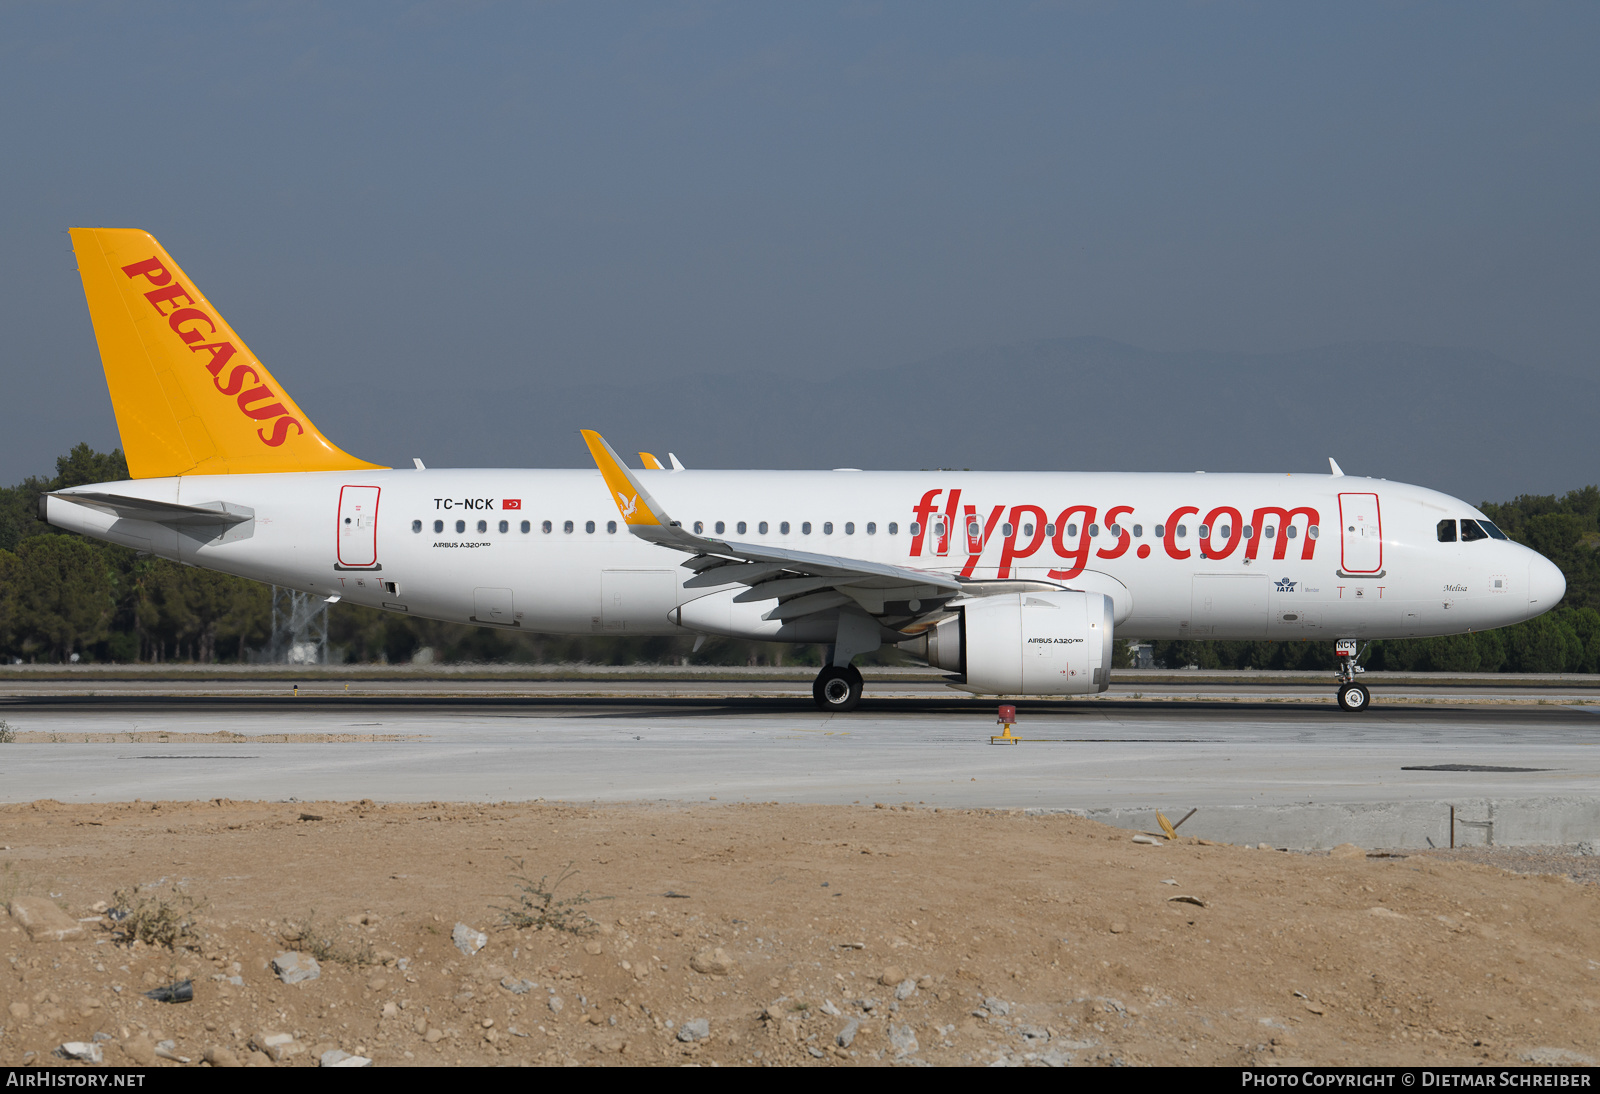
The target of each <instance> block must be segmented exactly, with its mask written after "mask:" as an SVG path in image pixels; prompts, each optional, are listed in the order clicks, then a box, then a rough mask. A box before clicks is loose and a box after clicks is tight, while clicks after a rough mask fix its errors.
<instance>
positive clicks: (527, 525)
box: [522, 520, 548, 535]
mask: <svg viewBox="0 0 1600 1094" xmlns="http://www.w3.org/2000/svg"><path fill="white" fill-rule="evenodd" d="M546 530H547V531H548V529H546ZM531 531H533V522H532V521H527V520H525V521H523V522H522V534H523V535H527V534H528V533H529V532H531Z"/></svg>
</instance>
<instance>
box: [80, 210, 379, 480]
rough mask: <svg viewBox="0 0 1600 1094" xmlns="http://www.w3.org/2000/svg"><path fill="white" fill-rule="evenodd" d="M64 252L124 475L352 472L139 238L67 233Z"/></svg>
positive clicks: (133, 232)
mask: <svg viewBox="0 0 1600 1094" xmlns="http://www.w3.org/2000/svg"><path fill="white" fill-rule="evenodd" d="M72 249H73V251H74V252H76V254H77V256H78V273H79V274H80V275H81V276H82V277H83V292H84V295H85V296H86V297H88V300H89V318H90V319H91V320H92V321H93V323H94V336H95V340H96V341H97V342H98V343H99V344H100V361H101V364H103V365H104V366H105V370H106V384H107V385H108V386H109V387H110V388H111V406H112V408H113V409H114V410H115V411H116V414H117V430H118V431H119V432H120V433H121V434H122V450H123V452H125V453H126V454H127V457H128V470H129V472H130V473H131V474H132V475H133V477H134V478H136V479H150V478H163V477H166V476H170V475H227V474H234V475H239V474H259V473H267V472H275V471H358V470H367V469H374V468H377V467H379V466H380V465H378V464H371V463H367V462H366V461H365V460H358V459H356V458H355V457H354V456H352V455H350V454H349V453H348V452H345V451H343V450H341V449H340V448H339V447H338V446H337V445H335V444H334V443H333V442H332V441H330V440H328V438H326V437H324V436H323V435H322V434H321V433H319V432H318V431H317V427H316V426H314V425H312V424H311V419H309V418H307V417H306V416H305V414H304V413H303V412H302V411H301V410H300V408H299V407H298V406H296V405H295V402H294V400H293V399H291V398H289V394H288V392H286V391H284V390H283V387H282V385H280V384H279V383H278V381H277V380H275V379H273V376H272V373H270V372H268V371H267V369H266V366H265V365H263V364H262V363H261V362H260V361H259V360H257V359H256V356H255V354H253V353H251V352H250V348H249V347H248V346H246V345H245V344H244V341H243V340H242V339H241V338H240V337H239V336H238V335H237V334H235V333H234V332H233V328H232V327H230V326H228V324H227V321H226V320H224V319H223V318H222V316H221V314H220V313H219V312H218V311H217V309H216V308H214V307H212V306H211V302H210V301H208V300H207V299H206V298H205V297H204V296H202V295H201V294H200V290H199V289H197V288H195V284H194V282H193V281H192V280H190V278H189V276H188V275H187V274H185V273H184V272H183V271H182V270H180V269H179V268H178V264H177V263H176V262H174V261H172V258H171V256H169V255H168V254H167V252H166V251H165V250H163V249H162V247H161V244H159V243H157V242H156V241H155V237H154V236H152V235H151V234H150V233H149V232H141V231H139V230H137V229H133V228H74V229H72Z"/></svg>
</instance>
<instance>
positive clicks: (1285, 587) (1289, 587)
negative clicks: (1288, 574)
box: [1273, 578, 1295, 593]
mask: <svg viewBox="0 0 1600 1094" xmlns="http://www.w3.org/2000/svg"><path fill="white" fill-rule="evenodd" d="M1273 584H1274V585H1276V586H1278V591H1279V592H1280V593H1292V592H1294V587H1295V582H1293V581H1290V580H1289V579H1288V578H1284V579H1283V580H1281V581H1275V582H1273Z"/></svg>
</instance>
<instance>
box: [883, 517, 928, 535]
mask: <svg viewBox="0 0 1600 1094" xmlns="http://www.w3.org/2000/svg"><path fill="white" fill-rule="evenodd" d="M889 532H890V533H891V534H893V532H894V525H892V524H891V525H889ZM921 534H922V522H921V521H920V520H914V521H912V522H911V523H910V524H908V525H906V535H908V536H920V535H921Z"/></svg>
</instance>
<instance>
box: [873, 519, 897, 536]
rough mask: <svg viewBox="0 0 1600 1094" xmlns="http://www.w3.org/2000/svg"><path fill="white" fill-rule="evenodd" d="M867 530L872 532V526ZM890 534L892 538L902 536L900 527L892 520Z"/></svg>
mask: <svg viewBox="0 0 1600 1094" xmlns="http://www.w3.org/2000/svg"><path fill="white" fill-rule="evenodd" d="M867 530H868V531H869V532H870V531H871V530H872V526H871V525H868V526H867ZM889 534H890V535H891V536H898V535H899V534H900V525H899V524H898V523H897V522H895V521H892V520H891V521H890V522H889Z"/></svg>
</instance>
